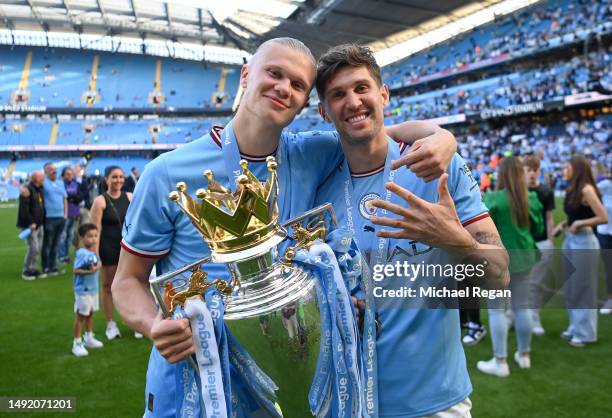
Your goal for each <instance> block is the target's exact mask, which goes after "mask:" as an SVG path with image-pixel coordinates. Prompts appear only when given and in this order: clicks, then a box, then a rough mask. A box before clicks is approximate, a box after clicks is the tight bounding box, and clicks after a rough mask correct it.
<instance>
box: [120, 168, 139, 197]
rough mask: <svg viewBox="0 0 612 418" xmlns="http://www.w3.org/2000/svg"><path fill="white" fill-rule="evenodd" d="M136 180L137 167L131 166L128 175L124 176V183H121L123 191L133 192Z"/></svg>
mask: <svg viewBox="0 0 612 418" xmlns="http://www.w3.org/2000/svg"><path fill="white" fill-rule="evenodd" d="M137 182H138V169H137V168H136V167H132V169H131V170H130V175H129V176H127V177H126V178H125V183H123V187H122V188H121V190H123V191H124V192H129V193H134V188H135V187H136V183H137Z"/></svg>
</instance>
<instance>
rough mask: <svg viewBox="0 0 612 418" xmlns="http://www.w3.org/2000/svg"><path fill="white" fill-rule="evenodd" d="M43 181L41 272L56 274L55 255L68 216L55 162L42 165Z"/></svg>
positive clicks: (61, 183)
mask: <svg viewBox="0 0 612 418" xmlns="http://www.w3.org/2000/svg"><path fill="white" fill-rule="evenodd" d="M43 169H44V172H45V181H44V183H43V194H44V197H45V226H44V235H43V246H42V267H43V273H46V274H48V275H49V276H57V275H58V274H60V273H62V272H60V271H59V270H58V269H57V267H56V263H57V255H58V250H59V245H60V240H61V237H62V232H63V231H64V223H65V222H66V219H67V218H68V200H67V198H68V194H67V193H66V188H65V187H64V182H63V181H62V180H60V179H58V178H57V169H56V168H55V164H53V163H51V162H48V163H46V164H45V165H44V166H43Z"/></svg>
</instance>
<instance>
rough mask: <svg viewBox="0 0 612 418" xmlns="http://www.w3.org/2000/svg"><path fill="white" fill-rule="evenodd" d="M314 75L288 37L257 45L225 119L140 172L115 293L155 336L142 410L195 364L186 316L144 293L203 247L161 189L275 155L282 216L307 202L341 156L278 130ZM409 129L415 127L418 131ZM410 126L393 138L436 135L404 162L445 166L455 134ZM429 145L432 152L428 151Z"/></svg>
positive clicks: (160, 404) (194, 185) (332, 146)
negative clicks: (172, 315)
mask: <svg viewBox="0 0 612 418" xmlns="http://www.w3.org/2000/svg"><path fill="white" fill-rule="evenodd" d="M314 78H315V60H314V58H313V57H312V54H311V53H310V50H309V49H308V48H307V47H306V46H305V45H304V44H303V43H302V42H300V41H298V40H296V39H291V38H276V39H272V40H269V41H266V42H264V43H263V44H262V45H261V46H260V47H259V48H258V50H257V51H256V53H255V54H254V55H253V57H252V58H251V60H250V62H249V63H248V64H245V65H244V66H243V67H242V70H241V73H240V86H241V87H242V89H243V90H244V94H243V96H242V100H241V104H240V107H239V109H238V111H237V113H236V115H235V117H234V118H233V119H232V120H231V121H230V122H229V123H228V125H226V126H225V128H217V127H215V128H213V130H212V131H211V132H210V134H208V135H205V136H203V137H202V138H200V139H198V140H196V141H193V142H191V143H189V144H187V145H185V146H184V147H181V148H179V149H177V150H175V151H172V152H168V153H166V154H163V155H161V156H160V157H158V158H156V159H155V160H154V161H153V162H151V163H149V164H148V165H147V166H146V168H145V170H144V172H143V173H142V176H141V178H140V180H139V186H138V189H137V191H136V193H135V194H134V198H133V200H132V203H131V205H130V208H129V211H128V214H127V217H126V220H125V223H124V233H123V241H122V243H121V245H122V252H121V256H120V259H119V265H118V268H117V273H116V276H115V281H114V283H113V287H112V292H113V298H114V301H115V306H116V307H117V309H118V311H119V312H120V314H121V316H122V317H123V319H124V321H125V322H126V323H127V324H128V325H129V326H130V327H131V328H133V329H135V330H136V331H139V332H141V333H143V334H144V335H146V336H147V337H149V338H151V339H152V340H153V342H154V348H153V351H152V353H151V358H150V362H149V369H148V373H147V388H146V392H147V393H146V399H147V404H146V405H147V410H146V411H145V416H146V417H150V416H156V417H157V416H175V415H178V414H179V413H180V412H181V410H182V409H183V408H184V406H183V404H184V402H187V401H186V400H185V399H187V398H188V397H192V398H193V396H192V395H191V393H192V392H191V391H192V387H193V385H191V384H190V383H189V382H192V381H193V380H192V379H193V370H192V368H191V367H190V366H189V365H188V363H187V362H186V361H184V359H185V357H187V356H189V355H191V354H192V353H193V352H194V345H193V341H192V334H191V329H190V327H189V322H188V321H187V319H181V320H170V319H166V320H162V318H161V316H160V315H158V309H157V307H156V304H155V301H154V299H153V297H152V295H151V292H150V290H149V283H148V279H149V273H150V271H151V269H152V267H153V265H154V264H156V268H157V273H158V274H163V273H167V272H170V271H173V270H176V269H177V268H179V267H181V266H184V265H185V264H187V263H190V262H193V261H194V260H197V259H199V258H203V257H205V256H206V255H208V254H209V251H208V249H207V248H206V246H205V245H204V244H203V242H202V237H201V236H200V235H199V233H198V232H197V231H196V229H195V227H194V226H193V225H192V223H191V220H190V219H189V218H188V217H187V216H186V215H185V214H184V213H182V211H181V210H180V209H179V208H178V207H177V205H175V204H174V203H173V202H170V201H169V200H168V197H167V196H168V193H169V192H170V191H172V190H174V189H175V185H176V183H177V182H178V181H184V182H185V183H186V184H188V185H189V190H190V192H191V193H193V192H195V191H196V190H197V189H198V188H205V187H207V181H206V179H205V178H204V176H203V175H202V172H203V170H205V169H211V170H212V171H214V175H215V179H216V180H217V181H219V182H222V183H223V184H224V185H225V186H226V187H228V188H230V189H234V188H235V180H236V176H237V175H238V174H240V173H241V170H240V166H239V164H238V163H239V160H240V159H241V158H242V159H246V160H248V161H250V163H249V169H250V170H251V172H253V173H254V175H255V176H257V177H258V178H260V179H265V178H267V175H268V170H267V166H266V162H265V159H266V157H267V156H269V155H275V156H276V159H277V162H278V179H279V186H280V196H282V199H281V200H280V202H279V206H280V218H279V220H280V221H281V222H282V221H285V220H287V219H289V218H290V217H292V216H296V215H298V214H302V213H303V212H305V211H306V210H308V209H311V208H312V207H313V203H314V196H315V191H316V189H317V186H318V185H319V184H320V183H321V182H322V181H323V179H324V178H325V177H326V176H327V175H328V174H330V173H331V172H332V171H333V168H334V167H335V166H336V165H337V163H338V161H339V153H340V146H339V144H338V141H337V139H336V138H335V135H334V134H333V133H331V132H315V133H300V134H288V133H284V132H283V128H284V127H286V126H287V125H289V124H290V123H291V121H292V120H293V118H294V117H295V116H296V115H297V114H298V113H299V112H300V111H301V110H302V108H303V107H304V106H305V105H306V103H307V101H308V96H309V93H310V90H311V88H312V85H313V83H314ZM414 126H417V128H419V129H420V130H418V131H417V132H415V131H414V128H413V127H414ZM408 127H409V128H411V127H412V129H408V132H404V133H403V134H402V133H401V132H400V133H398V135H397V136H398V137H402V138H404V139H406V138H408V139H409V140H411V141H413V140H417V139H418V138H421V137H425V136H429V135H433V137H432V138H429V139H427V140H425V141H421V142H420V144H421V145H422V146H421V148H419V150H418V151H417V152H415V153H414V154H413V155H411V156H410V157H411V161H409V162H411V163H414V164H413V165H417V168H416V169H417V170H420V171H422V170H423V168H425V169H426V170H429V168H430V166H431V165H434V166H438V169H440V168H441V167H446V161H447V159H446V155H445V154H446V150H448V148H449V147H448V146H447V145H448V142H454V140H453V141H449V137H450V139H452V135H450V134H449V133H448V132H446V131H444V130H441V129H439V128H437V127H435V126H433V125H432V124H427V123H425V124H418V123H417V124H412V125H411V124H408ZM417 135H419V136H417ZM433 143H435V145H433V146H432V144H433ZM432 151H436V152H433V154H429V153H430V152H432ZM441 154H442V155H443V157H444V158H440V155H441ZM449 154H452V153H449ZM313 155H317V156H318V158H316V159H315V158H313ZM432 155H433V159H432V158H430V157H431V156H432ZM415 160H420V161H421V162H419V163H415ZM436 160H437V161H436ZM418 164H420V165H418ZM206 268H207V271H208V273H209V274H210V276H211V277H223V278H228V277H229V274H228V271H227V269H226V268H225V267H224V266H223V265H220V264H215V265H208V266H206ZM171 363H172V364H171ZM177 382H180V384H177ZM226 383H227V382H226ZM195 397H196V399H197V398H199V396H197V394H196V395H195ZM304 401H305V402H306V400H304ZM229 402H231V400H228V403H229ZM197 405H198V404H197V403H196V406H195V408H196V409H197V408H198V406H197Z"/></svg>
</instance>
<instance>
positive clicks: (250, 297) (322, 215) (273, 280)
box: [151, 157, 335, 418]
mask: <svg viewBox="0 0 612 418" xmlns="http://www.w3.org/2000/svg"><path fill="white" fill-rule="evenodd" d="M240 164H241V166H242V170H243V174H242V175H240V176H239V177H238V179H237V183H238V185H237V188H236V190H235V191H234V192H231V191H230V190H228V189H227V188H225V187H224V186H222V185H221V184H219V183H217V182H216V181H215V180H214V176H213V173H212V172H210V171H206V172H205V176H206V178H207V180H208V188H207V189H199V190H197V191H196V197H197V198H198V199H199V201H198V202H196V200H195V199H193V198H192V197H191V196H190V195H189V194H188V193H187V185H186V184H184V183H179V184H177V191H175V192H172V193H171V194H170V196H169V197H170V199H171V200H173V201H175V202H176V203H177V204H178V205H179V206H180V208H181V209H182V210H183V211H184V212H185V214H186V215H187V216H189V217H190V219H191V221H192V223H193V224H194V225H195V227H196V228H197V229H198V231H199V232H200V234H201V235H202V236H203V238H204V239H205V241H206V243H207V244H208V245H209V247H210V250H211V257H207V258H205V259H202V260H197V261H195V262H194V263H192V264H190V265H187V266H185V267H183V268H182V269H179V270H177V271H174V272H171V273H168V274H165V275H163V276H160V277H157V278H155V279H152V280H151V288H152V291H153V293H154V294H155V297H156V299H157V301H158V303H159V305H160V307H161V309H162V310H163V312H164V314H165V315H166V316H171V315H172V313H173V312H174V310H175V309H177V307H178V306H183V304H184V303H185V301H186V300H187V299H188V298H190V297H194V296H196V297H197V296H201V295H203V294H204V292H206V290H208V288H210V287H211V286H214V287H216V288H217V289H218V290H219V292H220V293H221V294H222V295H223V296H224V302H225V316H224V319H225V320H226V324H227V325H228V328H229V330H230V332H231V333H232V334H233V335H234V336H235V337H236V338H237V339H238V341H239V342H240V344H241V345H242V347H243V348H244V349H245V350H246V351H247V352H248V354H250V355H251V357H252V358H253V360H255V362H256V363H257V365H258V366H259V368H261V369H262V370H263V371H264V372H265V373H266V374H267V375H268V377H270V378H271V379H272V380H273V381H274V383H275V384H276V386H277V387H278V391H277V396H278V401H277V404H278V406H279V407H280V409H281V410H282V413H283V416H284V417H291V418H293V417H297V418H299V417H310V416H312V414H311V412H310V407H309V404H308V392H309V390H310V386H311V383H312V379H313V375H314V372H315V368H316V364H317V358H318V355H319V346H320V343H321V319H320V314H319V309H318V303H317V292H316V287H315V286H316V283H315V279H314V278H313V277H311V276H310V275H309V274H308V273H307V272H306V271H304V270H303V269H302V268H300V267H299V266H297V265H296V264H295V263H292V259H293V257H295V254H296V251H298V250H299V249H302V248H303V249H307V248H308V247H309V246H310V244H311V243H312V242H314V241H315V240H316V239H321V240H323V238H324V237H325V235H326V230H327V228H326V221H328V222H335V218H334V214H333V210H332V209H331V205H329V204H328V205H324V206H321V207H319V208H317V209H314V210H311V211H309V212H306V213H304V214H303V215H301V216H299V217H297V218H294V219H292V220H290V221H288V222H286V223H285V224H283V225H280V224H279V223H278V205H277V200H278V180H277V177H276V162H275V161H274V158H272V157H268V161H267V166H268V174H269V177H268V180H267V181H266V182H263V183H262V182H260V181H259V180H258V179H257V178H256V177H255V176H254V175H253V174H252V173H251V172H250V171H249V170H248V166H247V162H246V161H244V160H243V161H241V162H240ZM288 238H291V239H293V240H294V241H292V242H291V244H293V245H292V246H288V244H289V243H290V242H289V241H290V240H288ZM207 263H224V264H226V266H227V268H228V270H229V273H230V280H229V282H228V281H226V280H222V279H218V278H209V277H207V273H206V272H205V271H203V269H204V268H205V265H206V264H207ZM257 416H267V415H257Z"/></svg>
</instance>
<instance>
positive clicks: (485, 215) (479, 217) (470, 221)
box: [461, 212, 489, 226]
mask: <svg viewBox="0 0 612 418" xmlns="http://www.w3.org/2000/svg"><path fill="white" fill-rule="evenodd" d="M488 217H489V212H483V213H481V214H480V215H476V216H474V217H472V218H469V219H467V220H465V221H461V225H463V226H468V225H470V224H473V223H474V222H478V221H480V220H482V219H485V218H488Z"/></svg>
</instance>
